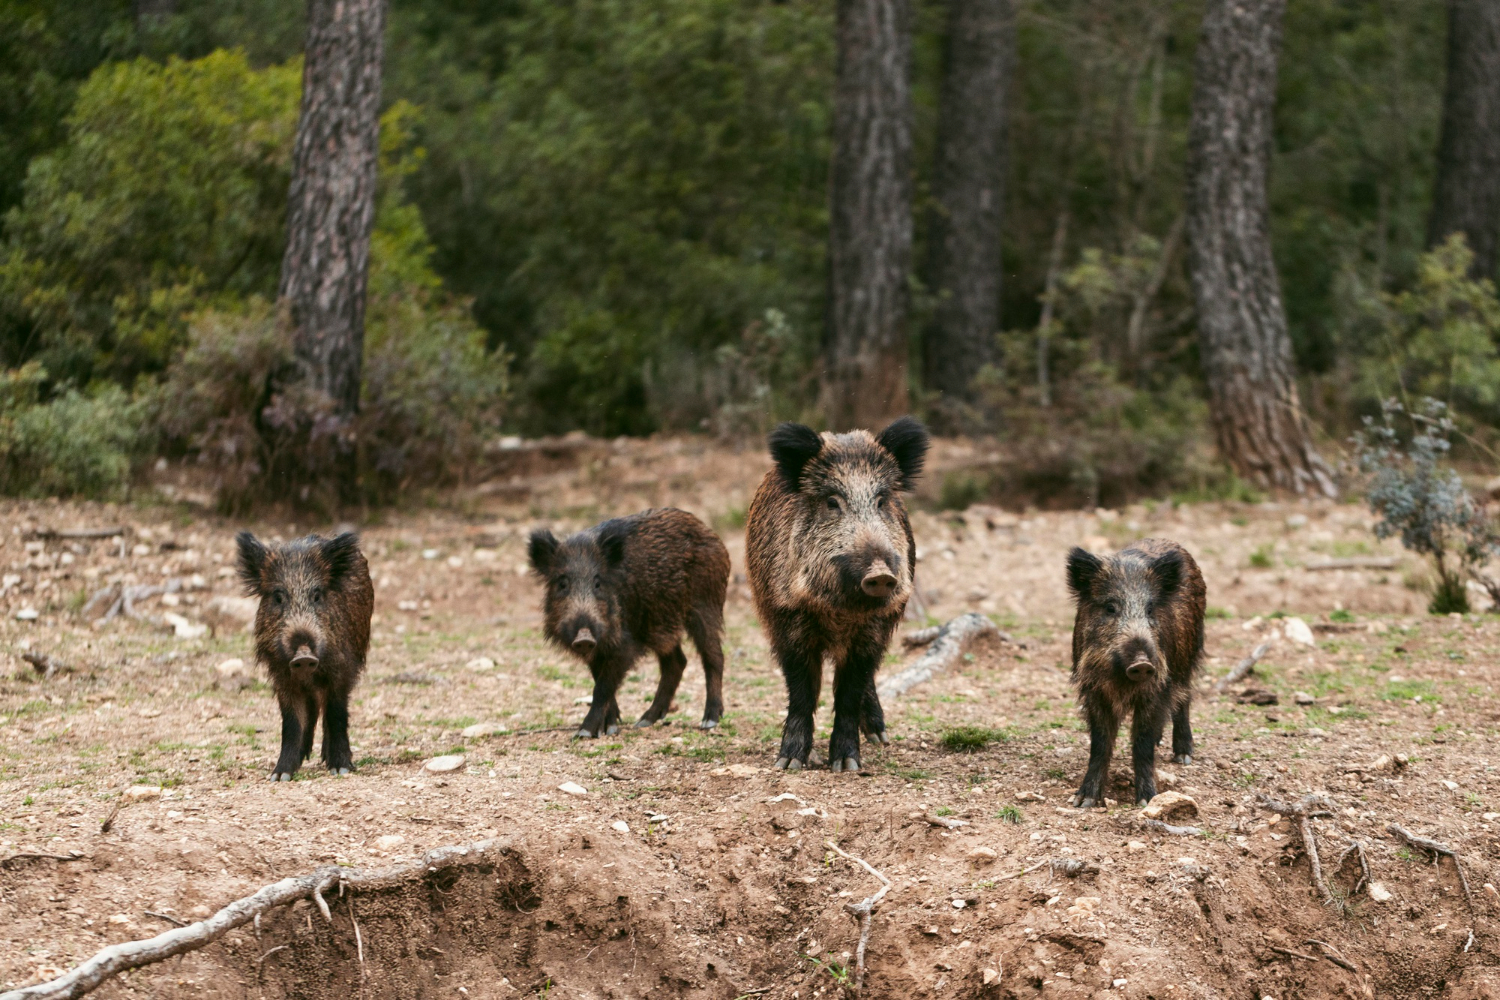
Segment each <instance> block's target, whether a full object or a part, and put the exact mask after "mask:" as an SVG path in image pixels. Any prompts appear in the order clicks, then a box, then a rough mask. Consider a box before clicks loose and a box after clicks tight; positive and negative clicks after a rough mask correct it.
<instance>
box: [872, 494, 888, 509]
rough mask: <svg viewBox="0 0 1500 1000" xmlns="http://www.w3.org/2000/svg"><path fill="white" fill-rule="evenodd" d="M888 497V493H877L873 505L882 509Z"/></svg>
mask: <svg viewBox="0 0 1500 1000" xmlns="http://www.w3.org/2000/svg"><path fill="white" fill-rule="evenodd" d="M890 498H891V497H890V494H888V493H877V494H876V495H875V506H877V507H880V508H882V509H884V507H885V504H886V501H888V500H889V499H890Z"/></svg>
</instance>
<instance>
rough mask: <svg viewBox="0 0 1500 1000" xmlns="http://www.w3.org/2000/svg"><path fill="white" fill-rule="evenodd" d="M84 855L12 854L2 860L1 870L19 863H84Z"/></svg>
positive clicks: (0, 860)
mask: <svg viewBox="0 0 1500 1000" xmlns="http://www.w3.org/2000/svg"><path fill="white" fill-rule="evenodd" d="M83 857H84V856H83V855H82V854H31V853H27V854H12V855H10V856H9V857H5V858H0V868H9V867H10V866H11V865H12V864H14V863H15V862H17V861H82V860H83Z"/></svg>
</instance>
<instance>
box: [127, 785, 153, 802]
mask: <svg viewBox="0 0 1500 1000" xmlns="http://www.w3.org/2000/svg"><path fill="white" fill-rule="evenodd" d="M125 797H126V798H127V799H133V800H135V801H137V802H139V801H141V800H143V799H155V798H160V797H161V786H160V785H131V786H130V787H129V788H127V789H125Z"/></svg>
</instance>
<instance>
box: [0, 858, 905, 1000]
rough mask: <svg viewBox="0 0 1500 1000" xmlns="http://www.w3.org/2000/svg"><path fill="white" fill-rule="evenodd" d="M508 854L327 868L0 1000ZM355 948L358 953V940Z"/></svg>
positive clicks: (70, 992)
mask: <svg viewBox="0 0 1500 1000" xmlns="http://www.w3.org/2000/svg"><path fill="white" fill-rule="evenodd" d="M511 850H512V848H511V847H510V846H509V841H505V840H481V841H478V842H476V843H473V844H460V845H457V846H453V847H439V848H436V849H435V850H431V851H428V852H427V853H426V854H425V855H424V856H423V857H422V858H421V860H419V861H415V862H411V863H408V864H404V865H396V866H394V867H391V868H379V869H375V870H372V871H365V870H362V869H358V868H354V869H350V868H339V867H337V866H335V865H330V866H327V867H324V868H319V869H317V870H316V871H313V872H309V873H308V874H306V875H299V876H296V877H295V878H284V879H282V880H281V881H280V882H275V883H273V884H271V885H268V886H266V887H265V888H263V889H261V890H260V891H258V892H256V893H254V894H253V895H250V896H245V897H244V898H242V899H237V900H235V901H234V902H232V903H230V904H229V905H228V906H226V907H224V908H223V909H222V910H220V911H219V912H218V913H215V914H214V915H213V916H211V917H209V918H208V919H206V920H200V921H198V922H197V923H194V924H188V925H187V926H186V927H177V928H173V929H172V930H169V931H165V932H163V933H161V934H158V935H156V937H153V938H147V939H145V940H143V941H126V942H123V943H121V944H116V945H110V946H109V947H108V948H105V949H103V950H101V951H100V952H98V953H97V954H96V955H94V957H93V958H91V959H89V960H88V961H87V962H84V963H83V964H82V965H80V966H78V967H77V968H75V969H73V970H72V971H71V972H69V973H67V974H66V975H63V976H60V977H58V978H57V979H53V980H51V981H50V982H45V983H37V984H35V985H32V986H23V987H21V988H20V989H18V990H12V991H11V992H9V993H4V994H0V1000H64V998H67V1000H71V998H74V997H81V996H83V995H84V994H86V993H92V992H93V991H94V990H96V989H98V988H99V987H100V986H101V985H103V984H104V983H105V982H107V981H108V980H110V979H112V978H114V977H115V976H117V975H119V974H120V973H121V972H125V971H127V970H129V969H138V968H140V967H141V966H143V965H150V964H152V963H154V962H160V961H162V960H163V959H167V958H171V957H172V956H173V955H181V954H183V953H185V952H189V951H197V950H198V949H199V948H203V947H206V946H207V945H209V944H212V943H213V942H214V941H217V940H218V939H219V938H221V937H223V936H224V935H225V934H228V933H229V932H230V931H232V930H234V929H235V928H236V927H239V926H241V925H243V924H248V923H250V922H251V921H257V922H258V920H259V917H260V915H261V914H262V913H264V912H265V911H267V910H270V909H273V908H274V907H277V906H285V905H287V904H288V903H294V902H296V901H297V900H299V899H308V898H312V899H315V900H316V901H317V902H319V903H320V904H321V906H320V909H321V910H322V912H323V914H324V915H325V916H329V913H328V904H327V903H326V902H325V901H324V900H323V899H322V890H324V889H326V888H329V887H331V886H332V885H334V884H335V883H338V882H342V883H343V884H344V885H347V886H348V887H349V888H351V889H375V888H381V887H384V886H386V885H388V884H390V883H395V882H401V881H404V880H406V879H409V878H412V877H415V876H420V875H423V874H426V873H429V872H435V871H438V870H440V869H443V868H453V867H459V866H467V865H477V864H484V863H487V862H490V861H493V860H494V858H495V857H496V856H498V855H500V854H503V853H506V852H509V851H511ZM841 853H842V852H841ZM867 867H868V866H867ZM872 870H873V869H872ZM887 887H889V883H887ZM330 919H331V916H330ZM359 946H360V950H361V951H363V948H364V944H363V941H362V940H361V941H360V942H359ZM284 947H286V946H285V945H278V946H277V947H275V948H272V949H271V950H270V951H268V952H266V953H265V954H264V955H262V956H261V957H260V959H258V960H257V961H264V960H265V959H266V958H267V957H268V956H270V955H272V954H274V953H275V952H277V951H280V950H281V949H282V948H284Z"/></svg>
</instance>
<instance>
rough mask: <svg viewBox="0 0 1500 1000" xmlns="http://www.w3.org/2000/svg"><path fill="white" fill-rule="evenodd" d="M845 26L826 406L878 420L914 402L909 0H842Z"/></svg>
mask: <svg viewBox="0 0 1500 1000" xmlns="http://www.w3.org/2000/svg"><path fill="white" fill-rule="evenodd" d="M836 34H837V44H838V70H837V74H836V80H835V85H834V111H833V158H832V163H831V165H830V183H829V201H830V205H829V209H830V211H829V215H830V218H829V234H828V244H829V246H828V255H829V285H830V288H829V329H828V336H827V345H826V346H827V357H826V358H825V361H824V371H823V387H822V393H823V400H822V402H823V413H824V417H825V418H826V419H827V420H828V423H829V426H831V427H833V428H835V429H844V428H849V427H872V428H873V427H877V426H879V425H881V424H883V423H884V422H885V421H886V420H888V419H889V418H891V417H894V416H898V415H900V414H902V413H905V412H906V410H907V408H908V406H909V399H908V395H907V386H906V367H907V328H906V324H907V311H908V305H909V299H910V293H909V291H908V288H907V280H908V276H909V272H910V270H911V228H912V227H911V87H910V79H909V78H910V63H911V10H910V6H909V0H838V18H837V27H836Z"/></svg>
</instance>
